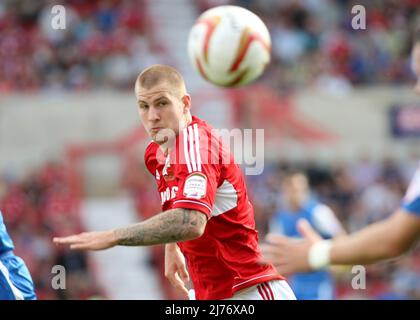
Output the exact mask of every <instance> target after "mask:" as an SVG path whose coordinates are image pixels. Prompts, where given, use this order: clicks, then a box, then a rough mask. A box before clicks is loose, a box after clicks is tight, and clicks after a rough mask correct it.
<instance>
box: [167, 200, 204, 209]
mask: <svg viewBox="0 0 420 320" xmlns="http://www.w3.org/2000/svg"><path fill="white" fill-rule="evenodd" d="M178 202H188V203H194V204H200V205H202V206H204V207H206V208H207V209H209V210H210V212H211V208H210V207H209V206H208V205H206V204H205V203H202V202H198V201H193V200H176V201H174V204H175V203H178Z"/></svg>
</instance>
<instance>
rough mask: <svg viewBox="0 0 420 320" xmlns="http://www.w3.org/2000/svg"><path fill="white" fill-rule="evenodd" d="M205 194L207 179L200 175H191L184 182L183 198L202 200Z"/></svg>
mask: <svg viewBox="0 0 420 320" xmlns="http://www.w3.org/2000/svg"><path fill="white" fill-rule="evenodd" d="M206 192H207V177H206V176H205V175H204V174H201V173H192V174H190V175H189V176H188V178H187V179H186V180H185V185H184V196H185V197H186V198H191V199H202V198H204V197H205V196H206Z"/></svg>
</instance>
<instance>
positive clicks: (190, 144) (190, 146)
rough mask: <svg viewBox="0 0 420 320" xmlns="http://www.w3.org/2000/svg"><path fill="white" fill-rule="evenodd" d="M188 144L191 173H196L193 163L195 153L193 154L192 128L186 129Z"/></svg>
mask: <svg viewBox="0 0 420 320" xmlns="http://www.w3.org/2000/svg"><path fill="white" fill-rule="evenodd" d="M188 142H189V149H190V157H191V167H192V169H193V171H197V164H196V162H195V152H194V134H193V130H192V127H188Z"/></svg>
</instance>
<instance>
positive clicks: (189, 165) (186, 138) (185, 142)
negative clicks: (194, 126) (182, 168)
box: [183, 128, 192, 173]
mask: <svg viewBox="0 0 420 320" xmlns="http://www.w3.org/2000/svg"><path fill="white" fill-rule="evenodd" d="M183 135H184V156H185V162H186V163H187V167H188V173H191V172H192V170H191V164H190V157H189V155H188V143H187V142H188V131H187V128H185V129H184V130H183Z"/></svg>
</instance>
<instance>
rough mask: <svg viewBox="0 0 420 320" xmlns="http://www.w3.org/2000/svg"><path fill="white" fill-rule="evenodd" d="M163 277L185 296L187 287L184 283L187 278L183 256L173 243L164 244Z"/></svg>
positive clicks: (186, 295)
mask: <svg viewBox="0 0 420 320" xmlns="http://www.w3.org/2000/svg"><path fill="white" fill-rule="evenodd" d="M165 277H166V278H167V279H168V280H169V282H170V283H171V284H172V285H173V286H174V287H175V288H176V289H177V290H178V291H179V292H180V293H181V294H182V295H183V296H185V297H186V298H188V289H187V287H186V286H185V283H186V282H188V280H189V275H188V271H187V268H186V266H185V258H184V255H183V254H182V252H181V250H179V248H178V246H177V245H176V244H175V243H170V244H167V245H165Z"/></svg>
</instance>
